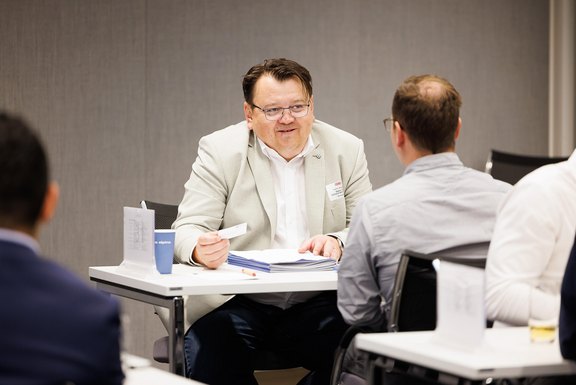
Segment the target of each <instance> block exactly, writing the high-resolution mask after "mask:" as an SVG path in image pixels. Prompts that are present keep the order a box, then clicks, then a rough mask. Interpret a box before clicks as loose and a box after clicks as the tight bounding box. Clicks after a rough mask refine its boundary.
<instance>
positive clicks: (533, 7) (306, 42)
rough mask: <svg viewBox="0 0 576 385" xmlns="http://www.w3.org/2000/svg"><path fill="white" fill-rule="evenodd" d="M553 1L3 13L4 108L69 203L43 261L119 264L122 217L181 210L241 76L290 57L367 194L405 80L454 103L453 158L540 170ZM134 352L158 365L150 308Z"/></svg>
mask: <svg viewBox="0 0 576 385" xmlns="http://www.w3.org/2000/svg"><path fill="white" fill-rule="evenodd" d="M548 13H549V11H548V0H530V1H527V0H484V1H477V0H442V1H440V0H387V1H384V0H382V1H376V0H374V1H368V0H354V1H352V0H350V1H346V0H315V1H308V0H293V1H290V2H278V1H264V0H244V1H232V0H230V1H215V0H188V1H186V0H0V36H1V39H0V108H3V109H9V110H12V111H15V112H19V113H22V114H24V115H25V116H26V117H27V118H28V119H29V121H30V122H31V123H32V124H33V125H34V126H36V127H37V128H38V129H39V130H40V132H41V134H42V135H43V137H44V139H45V142H46V145H47V147H48V150H49V152H50V155H51V162H52V166H53V173H54V177H55V178H56V179H57V180H58V181H59V182H60V185H61V188H62V200H61V204H60V207H59V212H58V215H57V217H56V218H55V220H54V221H53V222H52V223H51V224H50V225H49V226H48V227H47V228H46V229H45V230H44V232H43V233H42V238H41V243H42V247H43V249H44V251H45V253H46V254H47V255H49V256H50V257H52V258H54V259H56V260H58V261H59V262H61V263H63V264H64V265H66V266H68V267H69V268H70V269H71V270H73V271H75V272H76V273H78V274H80V275H81V276H83V277H84V278H86V279H87V276H88V274H87V271H88V266H91V265H112V264H118V263H119V262H120V261H121V258H122V225H121V223H122V207H123V206H136V205H137V204H138V202H139V200H140V199H142V198H147V199H151V200H158V201H165V202H174V203H177V202H179V200H180V199H181V197H182V193H183V184H184V182H185V181H186V179H187V177H188V175H189V172H190V165H191V163H192V162H193V160H194V158H195V153H196V149H197V142H198V139H199V138H200V137H201V136H202V135H205V134H207V133H209V132H211V131H213V130H216V129H220V128H223V127H224V126H226V125H229V124H231V123H234V122H237V121H239V120H241V119H242V117H243V114H242V93H241V87H240V82H241V77H242V74H243V73H245V72H246V70H247V69H248V68H249V67H250V66H251V65H253V64H255V63H257V62H260V61H261V60H262V59H264V58H266V57H278V56H283V57H288V58H292V59H295V60H297V61H299V62H300V63H302V64H303V65H305V66H307V67H308V68H309V70H310V71H311V73H312V76H313V78H314V87H315V92H314V94H315V106H316V116H317V117H318V118H319V119H321V120H325V121H327V122H329V123H332V124H334V125H336V126H339V127H341V128H343V129H346V130H348V131H350V132H352V133H354V134H356V135H357V136H359V137H361V138H363V139H364V140H365V143H366V152H367V156H368V162H369V166H370V171H371V178H372V181H373V184H374V186H376V187H377V186H381V185H383V184H385V183H388V182H390V181H392V180H394V179H395V178H397V177H398V176H399V175H400V174H401V171H402V167H401V166H400V164H399V162H398V161H397V160H396V158H395V156H394V154H393V151H392V150H391V146H390V144H389V142H388V140H389V139H388V136H387V135H386V133H385V131H384V129H383V125H382V119H383V118H385V117H387V116H389V114H390V112H389V111H390V103H391V99H392V94H393V92H394V90H395V88H396V86H397V85H398V84H399V83H400V82H401V81H402V80H403V79H404V78H406V77H407V76H409V75H412V74H417V73H436V74H439V75H442V76H445V77H447V78H448V79H450V80H451V81H452V82H453V83H454V84H455V86H456V88H457V89H458V90H459V91H460V92H461V94H462V97H463V100H464V106H463V108H462V119H463V122H464V125H463V130H462V133H461V137H460V140H459V142H458V144H457V149H458V151H459V153H460V155H461V157H462V159H463V160H464V162H465V163H466V164H468V165H469V166H472V167H474V168H478V169H481V168H482V167H483V164H484V162H485V159H486V156H487V154H488V152H489V149H490V148H492V147H494V148H499V149H501V150H507V151H512V152H524V153H532V154H546V151H547V145H548V142H547V141H548V139H547V138H548V137H547V129H546V127H547V122H548V112H547V109H548V24H549V21H548ZM124 310H125V313H126V317H125V320H126V321H127V322H128V323H129V329H130V333H129V334H128V335H127V341H126V343H127V347H128V349H129V350H130V351H131V352H133V353H136V354H139V355H142V356H150V355H151V342H152V340H153V339H155V338H156V337H159V336H161V335H162V334H163V330H162V326H161V325H160V322H159V321H158V320H157V319H156V318H155V317H154V316H153V315H152V310H151V308H150V307H148V306H145V305H141V304H135V303H133V302H130V301H125V302H124Z"/></svg>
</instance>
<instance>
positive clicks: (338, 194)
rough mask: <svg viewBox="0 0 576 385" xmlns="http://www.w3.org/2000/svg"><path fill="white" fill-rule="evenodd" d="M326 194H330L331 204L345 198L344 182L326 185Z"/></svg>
mask: <svg viewBox="0 0 576 385" xmlns="http://www.w3.org/2000/svg"><path fill="white" fill-rule="evenodd" d="M326 192H327V193H328V198H329V199H330V201H331V202H333V201H335V200H336V199H341V198H344V188H343V187H342V181H341V180H339V181H338V182H334V183H330V184H328V185H326Z"/></svg>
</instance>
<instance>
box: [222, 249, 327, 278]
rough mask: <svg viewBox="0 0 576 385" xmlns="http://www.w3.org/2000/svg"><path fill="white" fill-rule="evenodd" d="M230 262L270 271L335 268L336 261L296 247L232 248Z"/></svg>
mask: <svg viewBox="0 0 576 385" xmlns="http://www.w3.org/2000/svg"><path fill="white" fill-rule="evenodd" d="M228 264H230V265H233V266H239V267H243V268H246V269H252V270H259V271H265V272H268V273H285V272H302V271H325V270H335V268H336V265H337V263H336V261H335V260H333V259H331V258H326V257H323V256H320V255H314V254H312V253H310V252H306V253H299V252H298V250H296V249H267V250H248V251H236V250H231V251H230V253H229V254H228Z"/></svg>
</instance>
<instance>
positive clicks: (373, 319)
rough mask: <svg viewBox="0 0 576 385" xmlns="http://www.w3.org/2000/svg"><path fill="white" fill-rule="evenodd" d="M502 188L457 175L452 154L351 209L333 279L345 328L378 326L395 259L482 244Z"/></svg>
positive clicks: (417, 167) (480, 177) (460, 171)
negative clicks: (404, 253) (410, 253)
mask: <svg viewBox="0 0 576 385" xmlns="http://www.w3.org/2000/svg"><path fill="white" fill-rule="evenodd" d="M510 187H511V186H510V185H509V184H507V183H504V182H501V181H498V180H495V179H493V178H492V177H491V176H490V175H488V174H485V173H482V172H479V171H476V170H473V169H471V168H468V167H465V166H464V165H463V164H462V162H461V161H460V159H459V158H458V155H456V154H455V153H453V152H446V153H441V154H434V155H429V156H424V157H422V158H419V159H417V160H415V161H414V162H412V163H411V164H410V165H409V166H408V167H407V168H406V170H405V172H404V174H403V176H402V177H401V178H399V179H398V180H396V181H394V182H393V183H390V184H388V185H386V186H384V187H382V188H380V189H378V190H376V191H374V192H372V193H371V194H368V195H366V196H365V197H364V198H363V199H362V200H361V201H360V202H359V204H358V206H357V207H356V210H355V211H354V215H353V217H352V222H351V224H350V232H349V234H348V240H347V242H346V248H345V250H344V256H343V257H342V261H341V264H340V269H339V272H338V308H339V309H340V312H341V313H342V315H343V316H344V319H345V320H346V322H348V323H349V324H353V325H363V326H376V325H382V321H383V320H384V315H385V314H386V315H387V314H388V312H389V304H390V300H391V291H392V286H393V283H394V276H395V274H396V266H397V264H398V262H399V259H400V255H401V252H402V251H403V250H404V249H411V250H413V251H417V252H421V253H431V252H435V251H439V250H443V249H447V248H450V247H454V246H458V245H462V244H468V243H477V242H486V241H489V240H490V238H491V235H492V230H493V227H494V222H495V219H496V210H497V207H498V204H499V203H500V201H501V200H502V198H503V197H504V195H505V194H506V192H508V190H509V189H510Z"/></svg>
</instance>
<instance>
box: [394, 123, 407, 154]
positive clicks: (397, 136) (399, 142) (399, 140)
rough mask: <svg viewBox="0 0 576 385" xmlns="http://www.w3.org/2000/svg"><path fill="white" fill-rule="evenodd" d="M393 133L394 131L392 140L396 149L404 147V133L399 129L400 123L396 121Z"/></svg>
mask: <svg viewBox="0 0 576 385" xmlns="http://www.w3.org/2000/svg"><path fill="white" fill-rule="evenodd" d="M393 131H394V140H395V142H396V147H398V148H402V147H404V145H405V144H406V133H405V132H404V130H403V129H402V128H401V127H400V123H398V122H397V121H396V120H395V121H394V128H393Z"/></svg>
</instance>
